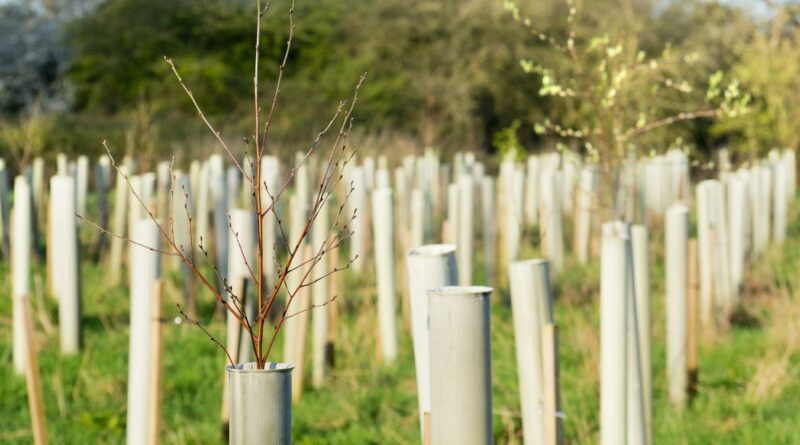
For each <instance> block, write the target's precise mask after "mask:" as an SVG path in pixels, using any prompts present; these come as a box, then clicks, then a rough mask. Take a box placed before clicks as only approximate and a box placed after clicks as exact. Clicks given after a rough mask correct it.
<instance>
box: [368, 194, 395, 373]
mask: <svg viewBox="0 0 800 445" xmlns="http://www.w3.org/2000/svg"><path fill="white" fill-rule="evenodd" d="M393 208H394V204H393V199H392V189H388V188H381V189H375V190H374V191H373V192H372V213H373V220H372V222H373V229H374V234H375V243H374V245H375V270H376V281H377V284H378V320H379V324H380V332H381V338H380V341H381V352H382V354H383V359H384V361H386V362H387V363H392V362H394V361H395V360H396V359H397V320H396V309H397V301H396V298H397V297H396V287H397V286H396V283H395V269H394V267H395V266H394V262H395V256H394V217H393V216H392V213H393Z"/></svg>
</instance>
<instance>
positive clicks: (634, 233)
mask: <svg viewBox="0 0 800 445" xmlns="http://www.w3.org/2000/svg"><path fill="white" fill-rule="evenodd" d="M631 239H632V247H633V277H634V286H635V291H636V322H637V324H638V326H637V328H638V330H637V333H638V335H639V361H640V364H641V365H640V370H641V376H642V402H643V404H644V408H643V410H644V415H645V425H646V433H645V436H646V437H647V438H648V441H649V440H650V437H651V435H652V425H653V423H652V422H653V370H652V359H651V357H652V348H651V344H650V342H651V338H650V331H651V329H650V325H651V315H650V306H651V301H650V238H649V235H648V233H647V228H646V227H645V226H643V225H638V224H637V225H633V226H631Z"/></svg>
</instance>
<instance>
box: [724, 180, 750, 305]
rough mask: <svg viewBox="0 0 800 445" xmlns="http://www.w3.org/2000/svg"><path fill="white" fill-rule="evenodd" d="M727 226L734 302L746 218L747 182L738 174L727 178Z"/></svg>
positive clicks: (740, 273)
mask: <svg viewBox="0 0 800 445" xmlns="http://www.w3.org/2000/svg"><path fill="white" fill-rule="evenodd" d="M727 184H728V227H729V228H730V233H729V235H730V244H729V247H730V267H731V293H732V296H733V298H734V304H735V303H737V302H738V299H739V290H740V288H741V286H742V280H743V276H744V256H745V248H746V247H745V241H746V239H745V238H746V235H745V221H746V220H747V183H746V182H745V181H744V180H742V179H741V178H739V177H738V176H735V175H731V176H730V177H729V179H728V183H727Z"/></svg>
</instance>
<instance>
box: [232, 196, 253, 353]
mask: <svg viewBox="0 0 800 445" xmlns="http://www.w3.org/2000/svg"><path fill="white" fill-rule="evenodd" d="M230 218H231V220H230V235H229V237H228V276H227V280H228V286H230V287H231V288H232V292H233V294H234V295H235V296H236V298H237V299H238V301H233V298H231V297H230V296H228V304H230V305H232V306H235V307H238V308H239V310H241V308H242V305H244V308H245V311H246V313H247V316H248V320H249V321H250V322H252V321H253V319H254V318H253V316H254V315H255V314H254V312H255V311H254V309H255V303H254V302H253V301H252V299H248V298H247V297H246V295H245V285H244V283H245V281H250V282H251V283H252V281H253V279H252V273H256V272H257V269H254V268H255V267H256V263H255V262H254V261H255V218H256V216H255V213H253V212H252V211H250V210H244V209H232V210H231V211H230ZM251 272H252V273H251ZM227 316H228V325H227V327H228V340H227V346H226V347H227V349H228V353H229V354H231V356H232V357H233V360H234V362H235V363H237V364H240V363H246V362H248V361H249V357H248V356H249V352H250V350H251V345H250V342H249V341H246V340H247V339H245V338H244V335H243V332H244V328H243V327H242V326H241V324H240V323H239V321H238V320H237V319H236V317H234V316H233V314H231V313H230V312H228V313H227Z"/></svg>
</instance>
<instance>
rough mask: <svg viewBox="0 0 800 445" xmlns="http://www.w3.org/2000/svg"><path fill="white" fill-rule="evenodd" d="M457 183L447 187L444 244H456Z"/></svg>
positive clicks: (457, 214)
mask: <svg viewBox="0 0 800 445" xmlns="http://www.w3.org/2000/svg"><path fill="white" fill-rule="evenodd" d="M458 203H459V200H458V183H453V184H450V185H448V186H447V226H446V227H445V230H444V232H443V233H442V235H443V238H444V241H445V242H446V243H451V244H456V245H457V244H458V217H459V212H458Z"/></svg>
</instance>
